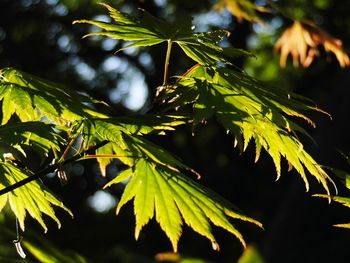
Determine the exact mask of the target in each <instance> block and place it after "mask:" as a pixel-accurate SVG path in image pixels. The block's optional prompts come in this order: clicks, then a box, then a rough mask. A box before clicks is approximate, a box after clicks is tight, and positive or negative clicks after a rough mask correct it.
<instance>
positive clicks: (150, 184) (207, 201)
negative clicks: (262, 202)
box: [106, 158, 261, 251]
mask: <svg viewBox="0 0 350 263" xmlns="http://www.w3.org/2000/svg"><path fill="white" fill-rule="evenodd" d="M120 176H122V178H121V179H120V178H119V176H117V177H116V178H115V179H113V180H112V181H111V182H109V183H108V184H107V185H106V186H111V185H113V184H114V183H119V182H121V181H125V180H126V179H128V178H130V181H129V182H128V183H127V185H126V187H125V190H124V193H123V195H122V197H121V199H120V202H119V204H118V207H117V212H119V210H120V208H121V207H122V206H123V205H124V204H126V203H127V202H128V201H130V200H132V199H134V211H135V217H136V228H135V237H136V238H137V237H138V235H139V232H140V231H141V229H142V228H143V226H144V225H146V224H147V223H148V222H149V220H150V219H151V218H153V217H155V218H156V220H157V222H158V223H159V224H160V227H161V228H162V230H163V231H164V232H165V233H166V234H167V236H168V237H169V239H170V241H171V243H172V245H173V249H174V251H177V244H178V241H179V238H180V235H181V232H182V224H183V221H184V222H185V223H186V224H187V225H188V226H189V227H191V228H192V229H193V230H194V231H196V232H197V233H199V234H201V235H203V236H205V237H206V238H208V239H209V240H210V241H211V242H212V244H213V247H215V248H217V249H218V245H217V243H216V240H215V238H214V236H213V234H212V230H211V226H210V222H211V223H213V224H214V225H216V226H219V227H222V228H224V229H226V230H227V231H229V232H230V233H232V234H233V235H235V236H236V237H237V238H238V239H239V240H240V242H241V243H242V244H243V245H244V246H245V241H244V239H243V237H242V235H241V233H240V232H239V231H238V230H237V229H236V228H235V227H234V226H233V225H232V224H231V223H230V221H229V218H230V217H231V218H234V219H239V220H243V221H248V222H250V223H253V224H256V225H258V226H260V227H261V224H260V223H259V222H257V221H256V220H254V219H251V218H249V217H247V216H244V215H242V214H241V213H240V212H238V211H237V209H236V208H235V207H234V206H233V205H232V204H231V203H230V202H228V201H227V200H225V199H224V198H222V197H220V196H219V195H218V194H216V193H214V192H213V191H211V190H209V189H208V188H206V187H204V186H201V185H200V184H198V183H196V182H195V181H193V180H191V179H190V178H188V177H187V176H185V175H183V174H182V173H181V172H177V171H174V170H172V169H167V168H166V167H163V166H160V165H158V164H156V163H154V162H153V161H151V160H146V159H144V158H142V159H139V160H138V162H137V163H136V165H135V166H134V167H133V168H129V169H128V170H126V171H124V172H122V174H121V175H120Z"/></svg>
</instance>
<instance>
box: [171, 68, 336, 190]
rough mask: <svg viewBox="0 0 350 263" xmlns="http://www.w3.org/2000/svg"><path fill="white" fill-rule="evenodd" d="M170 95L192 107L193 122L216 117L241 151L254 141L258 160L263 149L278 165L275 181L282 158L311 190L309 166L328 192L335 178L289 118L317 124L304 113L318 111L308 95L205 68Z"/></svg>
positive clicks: (194, 70)
mask: <svg viewBox="0 0 350 263" xmlns="http://www.w3.org/2000/svg"><path fill="white" fill-rule="evenodd" d="M166 96H168V97H166V98H165V99H170V100H171V101H172V102H171V105H172V106H173V107H175V108H176V107H181V106H182V105H186V104H192V105H193V122H194V125H196V124H198V123H201V122H202V123H205V121H206V120H207V119H209V118H210V117H211V116H215V118H216V119H217V120H218V122H219V123H220V124H221V125H222V126H223V127H225V129H226V130H227V131H228V132H231V133H232V134H233V135H234V136H235V144H237V145H238V146H239V147H240V150H241V151H244V150H245V149H246V148H247V146H248V144H249V142H250V141H251V140H252V139H254V141H255V145H256V161H257V160H258V159H259V156H260V151H261V149H262V148H263V149H265V150H266V151H267V152H268V153H269V154H270V156H271V157H272V159H273V161H274V163H275V166H276V171H277V179H278V178H279V177H280V173H281V164H280V162H281V158H282V157H284V158H285V159H286V160H287V161H288V163H289V164H290V166H291V167H294V168H295V169H296V170H297V172H298V173H299V174H300V175H301V177H302V178H303V180H304V182H305V186H306V189H307V190H308V189H309V183H308V179H307V177H306V175H305V170H304V169H305V168H306V169H307V170H308V171H309V172H310V173H311V175H313V176H314V177H315V178H316V179H317V180H318V181H319V182H321V184H322V185H323V187H324V188H325V190H326V191H327V193H328V192H329V189H328V182H327V181H330V182H332V180H331V179H330V177H329V176H328V175H327V173H326V172H325V171H324V170H323V169H322V167H321V166H320V165H318V164H317V162H316V161H315V160H314V159H313V158H312V157H311V156H310V155H309V154H308V153H307V152H306V151H305V150H304V148H303V145H302V143H301V142H300V140H299V138H298V137H297V135H296V133H297V132H300V133H301V134H304V135H307V136H309V135H308V134H307V132H306V131H305V130H304V129H303V128H301V127H300V126H299V125H297V124H296V123H295V122H293V121H291V120H290V117H291V116H292V117H298V118H301V119H304V120H306V121H307V122H308V123H310V124H311V125H314V123H313V122H312V121H311V120H310V119H309V118H308V117H307V116H306V115H305V114H304V113H303V112H304V111H306V110H316V111H320V110H319V109H317V108H316V107H314V106H310V105H309V102H307V101H306V99H305V98H303V97H300V96H296V95H295V94H292V93H287V92H286V91H284V90H282V89H271V88H270V89H268V88H267V87H265V86H264V84H263V83H261V82H259V81H257V80H255V79H253V78H251V77H249V76H247V75H246V74H243V73H240V72H237V71H233V70H230V69H226V68H208V67H202V66H196V67H194V68H192V70H190V71H188V72H187V73H186V74H185V75H184V76H183V77H182V78H180V81H179V82H178V83H177V84H176V86H175V87H174V88H173V89H171V90H169V91H168V94H167V95H166ZM172 98H177V99H175V100H174V99H172Z"/></svg>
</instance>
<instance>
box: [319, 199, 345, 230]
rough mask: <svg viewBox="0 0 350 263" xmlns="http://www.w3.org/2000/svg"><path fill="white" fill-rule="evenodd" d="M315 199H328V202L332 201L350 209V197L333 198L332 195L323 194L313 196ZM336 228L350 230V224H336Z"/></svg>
mask: <svg viewBox="0 0 350 263" xmlns="http://www.w3.org/2000/svg"><path fill="white" fill-rule="evenodd" d="M313 196H315V197H320V198H327V199H328V200H329V199H331V200H333V201H335V202H337V203H339V204H342V205H343V206H345V207H348V208H350V197H342V196H331V195H323V194H315V195H313ZM334 226H335V227H341V228H349V229H350V223H344V224H336V225H334Z"/></svg>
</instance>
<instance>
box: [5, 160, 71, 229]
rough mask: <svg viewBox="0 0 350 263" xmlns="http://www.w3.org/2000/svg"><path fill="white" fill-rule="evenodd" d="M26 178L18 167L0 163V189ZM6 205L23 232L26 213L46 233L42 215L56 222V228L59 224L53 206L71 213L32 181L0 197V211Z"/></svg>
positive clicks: (36, 182)
mask: <svg viewBox="0 0 350 263" xmlns="http://www.w3.org/2000/svg"><path fill="white" fill-rule="evenodd" d="M27 177H28V176H27V175H26V174H25V173H23V172H22V170H20V169H19V168H18V167H16V166H14V165H13V164H11V163H9V162H1V161H0V189H3V188H5V187H8V186H10V185H12V184H14V183H16V182H18V181H21V180H23V179H25V178H27ZM6 203H8V204H9V206H10V208H11V210H12V211H13V213H14V214H15V216H16V217H17V219H18V222H19V225H20V227H21V228H22V230H24V220H25V217H26V215H27V213H28V214H29V215H30V216H31V217H33V218H34V219H35V220H36V221H38V222H39V224H40V225H41V226H42V227H43V228H44V230H45V232H46V231H47V226H46V224H45V222H44V218H43V214H45V215H47V216H49V217H51V218H52V219H53V220H55V221H56V223H57V225H58V227H60V226H61V223H60V221H59V219H58V218H57V216H56V215H55V212H54V209H53V206H58V207H60V208H62V209H63V210H65V211H66V212H68V213H69V214H70V215H72V213H71V212H70V211H69V210H68V209H67V208H66V207H65V206H64V205H63V204H62V202H61V201H59V200H58V199H57V198H56V197H55V196H54V195H53V194H52V193H51V192H50V191H49V190H48V189H47V188H46V187H45V186H44V185H43V184H41V183H40V182H39V181H32V182H30V183H28V184H26V185H24V186H22V187H20V188H17V189H15V190H13V191H11V192H9V193H7V194H4V195H2V196H0V209H2V208H3V207H4V205H5V204H6Z"/></svg>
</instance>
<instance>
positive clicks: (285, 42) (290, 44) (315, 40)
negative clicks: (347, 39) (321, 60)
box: [275, 21, 350, 67]
mask: <svg viewBox="0 0 350 263" xmlns="http://www.w3.org/2000/svg"><path fill="white" fill-rule="evenodd" d="M319 46H323V47H324V49H325V51H327V52H331V53H333V54H334V55H335V56H336V58H337V60H338V62H339V64H340V66H341V67H348V66H350V59H349V56H348V54H347V53H346V52H345V51H344V49H343V46H342V41H341V40H340V39H337V38H335V37H333V36H331V35H330V34H328V33H327V32H326V31H324V30H323V29H321V28H320V27H318V26H316V25H315V24H314V23H312V22H310V21H295V22H294V23H293V25H292V26H291V27H289V28H288V29H286V30H285V31H284V33H283V34H282V36H281V37H280V38H279V39H278V41H277V42H276V45H275V50H277V51H278V52H280V53H281V58H280V65H281V67H285V66H286V63H287V58H288V56H289V55H291V56H292V59H293V65H294V66H297V65H298V64H299V63H300V64H301V65H302V66H304V67H308V66H310V64H311V63H312V62H313V60H314V58H315V57H316V56H318V54H319V50H318V47H319Z"/></svg>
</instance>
